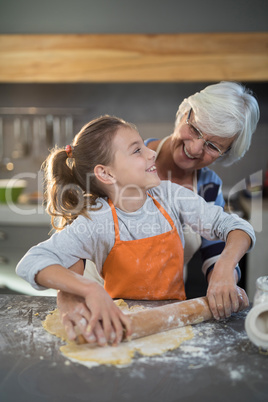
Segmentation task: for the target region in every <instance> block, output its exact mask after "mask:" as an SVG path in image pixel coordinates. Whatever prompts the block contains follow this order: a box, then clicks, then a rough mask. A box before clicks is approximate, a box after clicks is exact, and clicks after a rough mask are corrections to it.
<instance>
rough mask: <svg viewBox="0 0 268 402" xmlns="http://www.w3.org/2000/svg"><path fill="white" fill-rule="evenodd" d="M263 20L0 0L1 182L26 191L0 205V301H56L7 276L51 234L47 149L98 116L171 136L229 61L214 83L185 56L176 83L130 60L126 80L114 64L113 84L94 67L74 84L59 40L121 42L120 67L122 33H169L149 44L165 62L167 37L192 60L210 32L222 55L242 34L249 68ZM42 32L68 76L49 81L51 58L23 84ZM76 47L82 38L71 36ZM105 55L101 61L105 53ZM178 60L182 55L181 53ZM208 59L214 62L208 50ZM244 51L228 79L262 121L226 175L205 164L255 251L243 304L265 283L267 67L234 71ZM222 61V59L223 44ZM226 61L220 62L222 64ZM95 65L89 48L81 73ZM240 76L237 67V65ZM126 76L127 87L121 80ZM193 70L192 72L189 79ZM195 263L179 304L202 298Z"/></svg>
mask: <svg viewBox="0 0 268 402" xmlns="http://www.w3.org/2000/svg"><path fill="white" fill-rule="evenodd" d="M267 15H268V2H267V1H266V0H247V1H244V0H236V1H233V0H225V1H224V2H223V1H218V0H202V1H199V0H188V1H187V2H185V1H181V0H176V1H173V0H166V1H165V2H163V1H160V0H154V1H153V0H147V1H144V0H143V1H141V0H136V1H135V2H134V1H129V0H109V1H108V0H107V1H105V0H91V1H87V0H77V1H70V0H57V1H46V2H41V1H38V0H35V1H32V0H24V1H23V2H18V1H14V0H6V1H3V0H0V41H1V42H0V44H1V46H0V49H1V51H0V179H1V180H6V179H11V178H13V177H16V178H20V179H23V180H26V187H25V188H24V189H23V192H22V194H21V195H20V197H19V198H18V200H17V201H16V203H13V204H12V206H11V207H10V206H8V205H6V204H5V203H0V247H1V251H0V293H4V292H15V293H24V294H33V295H45V294H47V295H54V294H55V292H51V291H45V292H36V291H34V290H33V289H32V288H31V287H30V286H29V285H28V284H27V283H24V282H23V281H22V280H20V279H19V278H17V277H16V275H15V266H16V264H17V262H18V261H19V259H20V258H21V257H22V256H23V255H24V253H25V252H26V251H27V250H28V249H29V247H31V246H32V245H34V244H36V243H37V242H38V241H42V240H44V239H46V238H47V236H48V233H49V231H50V220H49V217H48V216H47V215H46V214H45V212H44V209H43V206H42V201H43V193H42V174H41V172H40V166H41V163H42V161H43V160H44V159H45V157H46V156H47V154H48V149H49V148H51V147H52V146H54V145H55V144H57V145H59V146H64V145H66V144H68V143H70V142H71V139H72V137H73V136H74V135H75V134H76V133H77V132H78V131H79V129H80V128H81V126H82V125H83V124H85V123H86V122H88V121H89V120H90V119H92V118H94V117H97V116H99V115H101V114H113V115H116V116H119V117H122V118H124V119H125V120H128V121H130V122H133V123H135V124H136V125H137V127H138V129H139V131H140V134H141V136H142V137H143V138H144V139H145V138H148V137H157V138H163V137H165V136H166V135H168V134H170V133H171V132H172V130H173V126H174V121H175V114H176V111H177V108H178V106H179V104H180V103H181V102H182V100H183V99H184V98H185V97H188V96H190V95H191V94H193V93H195V92H196V91H200V90H201V89H203V88H204V87H205V86H207V85H209V84H211V83H215V82H218V81H220V80H221V79H226V80H228V79H230V75H228V74H229V73H228V63H227V64H226V65H227V67H223V69H222V71H221V77H220V79H217V78H215V74H211V78H210V74H209V72H208V71H207V69H206V68H204V66H202V57H201V58H200V56H199V57H197V58H196V57H193V58H192V64H191V65H189V64H187V68H186V69H185V71H184V72H183V74H181V76H180V77H178V76H177V75H176V74H175V73H174V77H175V78H173V76H172V75H171V76H170V75H169V72H170V71H171V70H170V69H169V70H168V71H165V69H163V75H162V76H161V74H160V75H159V64H158V66H157V71H158V75H157V78H156V79H154V78H153V77H154V71H155V69H156V65H155V64H154V63H153V62H152V63H151V64H150V63H149V64H147V66H146V68H147V70H146V71H147V72H146V74H144V75H142V73H140V70H139V68H138V67H139V65H138V64H135V63H136V60H135V55H134V56H133V63H134V64H135V66H136V65H137V66H138V67H135V68H136V70H135V68H133V69H131V68H130V66H129V65H128V64H127V62H126V65H125V70H124V65H122V64H121V65H120V72H119V73H118V74H116V71H113V75H110V73H111V71H109V70H108V69H107V71H106V70H105V69H104V73H103V74H102V75H101V78H100V76H98V75H97V74H96V78H94V77H95V76H94V71H93V74H92V78H91V77H89V78H85V75H81V77H80V78H79V77H78V76H77V74H76V73H75V72H76V70H77V71H82V68H81V60H77V61H76V59H75V54H76V53H75V49H73V56H72V48H71V46H70V48H68V46H67V45H66V44H68V41H66V40H64V36H65V35H70V34H71V35H74V36H72V37H71V39H72V38H74V37H75V35H76V34H79V35H81V34H91V35H102V34H106V35H113V34H120V35H122V41H121V43H120V46H121V49H119V50H118V57H121V56H122V54H121V51H123V52H126V53H127V52H128V48H129V46H130V47H131V43H130V42H128V41H129V37H128V36H126V34H133V35H137V34H141V35H144V36H145V37H146V35H149V39H154V36H155V35H166V34H168V35H169V36H168V37H167V42H166V44H164V45H163V43H162V42H161V43H160V42H159V48H161V49H162V50H163V48H164V49H165V46H166V49H167V52H168V51H170V49H172V36H170V35H173V34H175V35H177V34H182V35H186V36H187V35H191V34H196V36H193V37H192V40H193V41H194V42H195V43H194V44H192V45H191V46H192V47H191V52H193V53H194V54H193V56H195V55H198V54H199V53H200V54H201V55H202V52H203V53H204V50H202V49H203V48H204V44H203V43H202V40H203V39H202V38H204V36H202V35H204V34H207V35H208V36H207V37H206V44H207V45H208V47H209V44H210V40H211V43H212V45H213V43H214V42H213V40H214V39H213V38H214V35H215V34H217V33H220V34H226V35H227V36H228V35H229V36H228V38H229V43H230V51H231V48H232V49H233V47H232V46H233V45H232V35H233V37H234V39H235V37H236V35H237V34H239V33H241V34H243V35H249V36H245V38H249V42H248V49H249V50H248V52H249V54H250V52H251V51H252V62H254V61H256V60H257V59H258V57H259V58H260V59H261V57H264V59H265V56H266V57H267V42H266V47H264V50H260V51H259V53H257V51H258V49H259V48H258V45H259V46H260V49H262V48H261V46H262V45H263V44H262V43H258V42H257V43H256V46H255V44H254V43H253V44H252V40H251V36H250V35H251V34H252V35H254V34H255V33H267V31H268V18H267ZM46 34H49V35H51V36H50V37H49V40H47V41H46V45H47V43H48V42H49V46H50V49H53V46H54V43H55V48H56V49H57V46H59V44H58V43H57V37H58V35H60V38H61V40H62V43H64V45H65V46H66V48H64V49H59V51H58V52H56V53H57V54H56V56H57V62H58V61H59V60H60V58H61V55H62V57H64V60H66V57H67V60H68V65H67V66H66V67H69V71H72V69H73V75H72V74H71V73H69V75H66V74H65V75H64V70H63V75H62V77H60V76H59V79H58V81H57V78H55V71H54V70H56V69H57V65H56V62H55V64H53V60H52V61H51V60H50V63H49V64H48V67H47V71H46V75H44V74H43V76H41V75H38V71H39V69H40V70H42V71H44V70H45V67H44V64H43V65H42V63H43V62H40V63H38V62H37V61H35V63H34V64H32V65H31V68H32V71H33V73H32V76H31V75H30V74H29V73H28V72H27V74H24V70H23V66H24V65H26V64H27V60H28V58H29V57H32V56H31V55H32V53H27V49H25V48H24V43H25V42H24V38H25V37H26V36H27V37H28V35H33V36H32V38H33V46H32V48H31V51H32V50H33V48H34V51H36V52H40V51H42V46H44V42H43V41H42V40H41V37H40V36H38V35H46ZM199 35H200V41H199V39H198V38H199ZM230 35H231V36H230ZM10 38H11V39H12V38H14V41H11V42H10ZM98 38H99V37H98ZM161 38H162V39H163V37H161ZM28 39H29V37H28ZM75 39H76V40H77V38H75ZM162 39H161V40H162ZM78 40H79V37H78ZM82 40H84V38H82V37H81V41H82ZM245 40H246V39H245ZM141 41H142V38H141ZM145 42H146V41H145ZM95 43H97V41H96V42H95ZM112 43H113V38H112V37H111V44H112ZM14 44H15V45H14ZM13 45H14V46H15V48H16V49H17V50H16V52H14V48H13V47H12V46H13ZM153 45H154V49H153V52H155V53H157V50H158V48H157V46H158V43H157V36H156V37H155V40H154V42H153ZM214 46H215V45H214ZM141 47H142V46H141ZM245 47H247V46H245ZM111 48H112V46H111ZM212 48H213V46H212ZM106 50H107V51H108V52H109V49H106ZM44 51H46V49H44ZM184 51H185V53H187V48H186V50H185V49H184ZM215 51H217V49H216V50H215ZM12 52H13V53H12ZM66 52H67V53H66ZM145 52H146V50H145ZM211 52H212V56H213V50H212V51H211ZM243 52H244V50H243V51H242V50H241V51H240V49H238V51H237V63H238V69H236V76H235V79H234V80H236V81H239V82H242V83H243V84H245V85H246V86H247V87H249V88H250V89H252V91H253V92H254V94H255V96H256V98H257V100H258V102H259V105H260V110H261V119H260V122H259V125H258V128H257V131H256V133H255V134H254V136H253V141H252V146H251V148H250V150H249V151H248V153H247V154H246V156H245V157H244V158H243V159H242V160H241V161H240V162H239V163H237V164H236V165H234V166H232V167H229V168H220V167H218V166H217V165H215V167H214V166H213V169H214V170H215V171H216V172H217V173H218V174H219V175H220V177H221V178H222V180H223V192H224V195H225V198H226V201H227V202H229V201H231V204H230V207H231V208H232V210H234V211H235V212H237V213H239V214H240V215H241V216H243V217H245V218H246V219H249V220H251V222H252V224H253V226H254V228H255V230H256V234H257V246H256V248H255V250H254V251H253V252H252V253H251V254H250V255H248V256H247V257H246V258H244V259H243V261H242V262H241V268H242V271H243V281H242V283H241V285H242V286H243V287H245V288H246V290H247V291H248V293H249V296H250V299H252V297H253V294H254V291H255V280H256V278H257V277H258V276H260V275H264V274H266V275H267V274H268V267H267V260H268V255H267V240H268V226H267V223H268V217H267V214H268V206H267V200H266V199H265V198H264V197H263V192H262V184H263V183H264V177H265V172H266V171H267V164H268V157H267V155H268V152H267V150H268V131H267V130H268V91H267V89H268V82H267V78H268V66H267V58H266V64H265V63H263V64H262V65H261V66H260V68H259V70H258V68H251V70H250V71H249V72H248V73H247V74H246V71H243V57H244V53H243ZM164 53H165V51H164ZM164 53H163V54H164ZM66 54H67V56H66ZM161 54H162V53H159V57H160V58H161ZM225 55H226V58H227V59H228V57H229V53H228V46H227V48H225ZM225 55H223V56H222V60H223V61H224V57H225ZM145 56H146V55H145ZM12 57H13V58H14V57H15V58H16V60H19V67H18V69H17V70H16V69H14V64H16V63H15V62H14V61H13V64H12V66H11V67H10V74H9V71H8V68H7V61H6V60H11V62H12ZM49 57H50V56H49V54H48V58H49ZM68 57H69V59H68ZM94 57H96V58H97V57H98V48H97V46H96V48H95V53H94V55H93V59H92V65H90V64H91V62H89V64H88V68H89V69H90V68H91V67H92V66H93V65H94V63H95V60H94ZM239 57H240V58H239ZM8 58H9V59H8ZM152 60H154V59H152ZM198 60H199V61H198ZM228 60H229V59H228ZM241 60H242V61H241ZM187 63H189V59H187ZM123 64H124V63H123ZM20 65H21V66H22V67H20ZM70 65H72V69H71V68H70ZM85 65H86V61H85ZM241 65H242V68H241ZM253 65H254V64H253ZM20 68H21V70H20ZM178 68H179V66H178ZM225 68H226V71H225ZM239 68H240V71H239ZM244 68H245V69H246V68H247V65H246V63H245V65H244ZM115 69H116V67H115ZM122 69H123V70H124V71H123V70H122ZM174 69H176V65H174V66H173V70H172V71H173V72H174ZM121 71H123V72H122V76H121ZM125 71H126V76H127V77H128V79H126V78H125V75H124V73H125ZM193 71H196V72H197V73H198V74H196V75H194V74H193ZM237 71H238V73H237ZM212 73H213V71H212ZM105 74H106V75H105ZM110 76H111V77H112V78H111V79H110V78H109V77H110ZM40 77H41V78H40ZM146 77H147V78H146ZM196 77H197V78H196ZM230 194H232V197H231V198H230ZM241 195H242V196H241ZM198 258H199V257H198V256H196V260H194V261H193V262H192V264H191V266H190V267H189V269H188V279H187V292H188V297H197V296H199V295H201V294H202V292H203V293H204V291H205V286H206V284H205V282H204V279H203V277H202V273H201V268H200V264H199V262H198V261H199V260H198Z"/></svg>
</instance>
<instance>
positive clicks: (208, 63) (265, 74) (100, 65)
mask: <svg viewBox="0 0 268 402" xmlns="http://www.w3.org/2000/svg"><path fill="white" fill-rule="evenodd" d="M267 45H268V32H252V33H250V32H248V33H200V34H195V33H193V34H155V35H154V34H97V35H95V34H75V35H73V34H66V35H59V34H57V35H51V34H49V35H48V34H44V35H17V34H16V35H0V82H2V83H7V82H8V83H75V82H76V83H78V82H92V83H103V82H197V81H199V82H204V81H220V80H237V81H267V80H268V46H267Z"/></svg>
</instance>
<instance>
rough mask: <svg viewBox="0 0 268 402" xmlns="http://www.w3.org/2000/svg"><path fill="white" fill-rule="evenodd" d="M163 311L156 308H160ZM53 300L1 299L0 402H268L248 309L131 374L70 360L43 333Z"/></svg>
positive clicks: (142, 361) (205, 327) (263, 362)
mask: <svg viewBox="0 0 268 402" xmlns="http://www.w3.org/2000/svg"><path fill="white" fill-rule="evenodd" d="M156 304H157V302H156ZM55 307H56V300H55V298H53V297H34V296H20V295H16V296H10V295H0V328H1V329H0V350H1V359H0V400H2V401H5V402H13V401H14V402H15V401H16V402H17V401H20V402H24V401H25V402H26V401H27V402H36V401H37V400H38V402H43V401H44V402H45V401H50V402H51V401H53V402H61V401H62V402H63V401H64V402H75V401H94V402H98V401H101V402H107V401H112V402H115V401H116V402H121V401H135V402H136V401H137V402H143V401H144V402H145V401H146V402H150V401H154V402H163V401H166V402H178V401H183V402H188V401H200V400H206V402H209V401H213V402H215V401H224V402H226V401H228V400H229V401H232V402H234V401H239V402H240V401H243V402H249V401H250V402H253V401H254V402H256V401H264V400H265V401H266V400H267V395H268V356H267V355H264V354H262V353H261V352H260V351H259V350H258V348H256V347H255V346H254V345H253V344H252V343H251V342H250V341H249V339H248V338H247V335H246V332H245V330H244V320H245V317H246V314H247V310H245V311H243V312H240V313H238V314H234V315H232V317H231V318H229V319H228V320H224V321H221V322H215V321H208V322H204V323H201V324H197V325H195V326H193V330H194V333H195V336H194V338H193V339H191V340H189V341H186V342H185V343H183V344H182V345H181V347H180V348H178V349H176V350H174V351H170V352H167V353H166V354H164V355H161V356H154V357H150V358H149V357H143V356H139V355H137V356H135V358H134V360H133V363H132V364H131V365H129V366H127V367H124V368H118V367H112V366H97V367H92V368H87V367H85V366H83V365H80V364H77V363H73V362H71V361H69V360H68V359H66V358H65V357H64V356H63V355H62V354H61V353H60V351H59V347H60V345H62V344H63V343H62V341H61V340H60V339H58V338H56V337H55V336H52V335H50V334H48V333H47V332H46V331H44V330H43V328H42V324H41V321H43V320H44V319H45V317H46V315H47V314H48V312H49V311H51V310H53V309H54V308H55Z"/></svg>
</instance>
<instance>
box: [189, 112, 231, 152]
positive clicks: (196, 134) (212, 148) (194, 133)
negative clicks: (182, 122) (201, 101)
mask: <svg viewBox="0 0 268 402" xmlns="http://www.w3.org/2000/svg"><path fill="white" fill-rule="evenodd" d="M191 113H192V108H191V109H190V111H189V113H188V116H187V119H186V124H188V126H189V134H190V136H191V137H192V138H193V139H194V140H203V141H204V150H205V151H206V152H207V153H208V154H210V155H211V156H214V157H216V156H218V157H219V156H222V155H223V154H224V153H225V152H223V151H221V150H220V148H218V147H217V145H215V144H213V142H210V141H206V140H205V139H204V136H203V134H202V133H201V131H200V130H199V129H198V128H197V127H195V126H194V125H193V123H191V122H190V116H191ZM229 149H230V148H228V149H227V151H229ZM227 151H226V152H227Z"/></svg>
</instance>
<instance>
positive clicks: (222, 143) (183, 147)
mask: <svg viewBox="0 0 268 402" xmlns="http://www.w3.org/2000/svg"><path fill="white" fill-rule="evenodd" d="M187 117H188V114H185V116H183V118H182V119H181V121H180V123H179V124H178V125H177V127H176V128H175V130H174V133H173V135H172V139H171V152H172V155H173V160H174V163H175V164H176V165H177V166H178V167H179V168H180V169H182V170H185V171H193V170H196V169H201V168H203V167H205V166H208V165H210V164H211V163H213V162H214V161H215V160H216V159H218V158H219V157H220V153H218V152H212V153H211V152H209V151H208V149H207V147H206V145H205V141H209V142H210V143H212V144H213V145H215V146H216V147H217V148H218V149H219V150H220V151H221V152H222V153H224V152H226V151H227V150H228V149H229V148H230V146H231V144H232V143H233V141H234V137H232V138H222V137H218V136H216V135H206V133H204V132H202V135H203V139H202V138H198V135H199V134H198V133H197V132H196V138H195V136H193V132H192V130H193V127H195V128H197V129H198V131H199V132H201V131H200V130H199V128H198V124H197V123H196V122H195V119H194V112H193V111H192V112H191V115H190V118H189V119H188V124H187V122H186V120H187ZM204 140H205V141H204Z"/></svg>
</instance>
